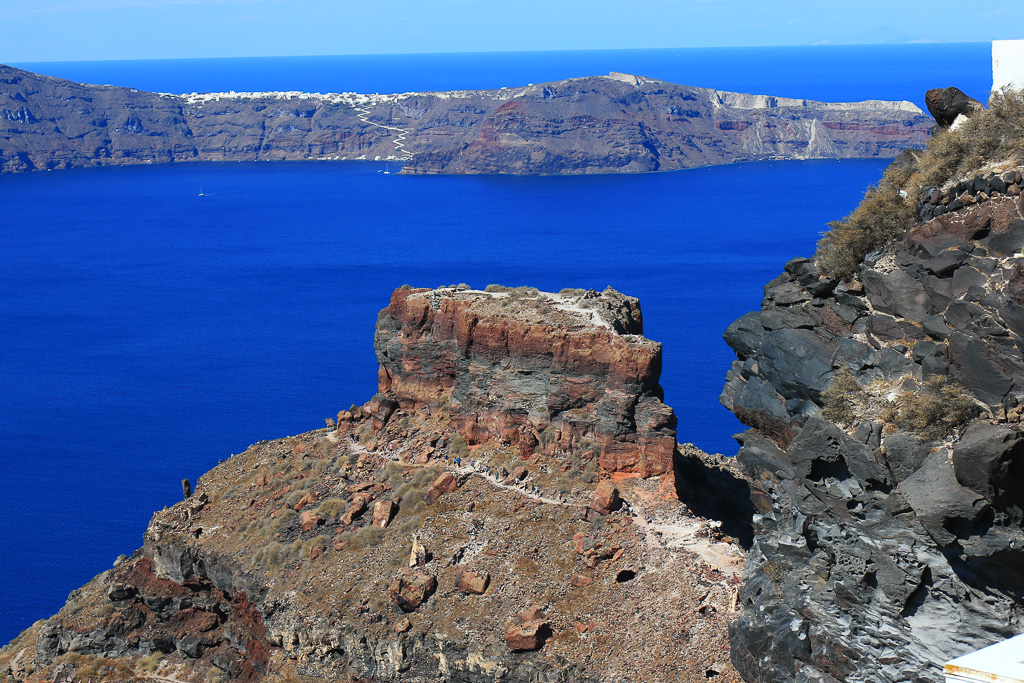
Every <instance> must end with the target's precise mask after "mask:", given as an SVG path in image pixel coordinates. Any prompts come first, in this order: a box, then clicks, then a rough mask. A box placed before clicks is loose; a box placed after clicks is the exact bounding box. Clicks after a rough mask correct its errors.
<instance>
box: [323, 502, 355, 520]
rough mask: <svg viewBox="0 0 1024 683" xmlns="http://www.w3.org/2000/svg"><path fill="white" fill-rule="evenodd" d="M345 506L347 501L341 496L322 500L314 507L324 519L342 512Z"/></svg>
mask: <svg viewBox="0 0 1024 683" xmlns="http://www.w3.org/2000/svg"><path fill="white" fill-rule="evenodd" d="M347 507H348V503H347V502H345V501H344V500H342V499H341V498H328V499H327V500H325V501H324V502H322V503H320V505H319V507H317V509H316V514H318V515H320V516H321V517H323V518H324V519H328V518H330V517H337V516H338V515H340V514H341V513H342V512H344V511H345V508H347Z"/></svg>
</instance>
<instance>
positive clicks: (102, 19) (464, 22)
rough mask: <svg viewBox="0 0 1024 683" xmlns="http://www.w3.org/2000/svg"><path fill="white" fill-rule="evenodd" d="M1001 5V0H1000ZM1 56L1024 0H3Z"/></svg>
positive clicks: (748, 36)
mask: <svg viewBox="0 0 1024 683" xmlns="http://www.w3.org/2000/svg"><path fill="white" fill-rule="evenodd" d="M997 5H1003V6H1002V7H998V6H997ZM0 25H2V26H3V27H4V40H3V42H2V43H0V62H3V63H9V62H34V61H64V60H91V59H162V58H176V57H257V56H281V55H331V54H373V53H417V52H481V51H507V50H579V49H619V48H646V47H713V46H721V47H732V46H747V45H749V46H753V45H811V44H816V43H905V42H923V41H928V42H935V41H940V42H950V41H954V42H955V41H988V40H993V39H1000V38H1021V37H1024V4H1022V3H1009V2H1004V3H967V2H963V0H957V1H956V2H951V1H947V0H933V1H930V2H920V3H907V2H899V1H897V0H884V1H883V0H867V1H863V2H858V1H856V0H853V1H852V2H851V1H847V2H836V1H835V0H617V1H614V2H613V1H610V0H516V1H515V2H488V1H487V0H433V1H431V0H387V1H385V2H380V1H373V0H364V1H362V2H351V1H349V0H340V1H329V0H0Z"/></svg>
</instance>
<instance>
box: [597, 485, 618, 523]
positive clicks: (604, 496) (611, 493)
mask: <svg viewBox="0 0 1024 683" xmlns="http://www.w3.org/2000/svg"><path fill="white" fill-rule="evenodd" d="M621 505H622V500H621V499H620V498H619V490H618V489H617V488H615V485H614V484H612V483H611V482H610V481H602V482H601V483H600V484H598V486H597V489H595V490H594V495H593V496H592V497H591V499H590V509H591V510H593V511H594V512H596V513H598V514H601V515H607V514H609V513H611V512H615V511H616V510H618V509H619V506H621Z"/></svg>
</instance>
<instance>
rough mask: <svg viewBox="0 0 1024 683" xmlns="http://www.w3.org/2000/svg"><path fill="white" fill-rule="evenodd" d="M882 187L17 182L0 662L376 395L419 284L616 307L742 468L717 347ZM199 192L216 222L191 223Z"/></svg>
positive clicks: (257, 71) (32, 178) (692, 65)
mask: <svg viewBox="0 0 1024 683" xmlns="http://www.w3.org/2000/svg"><path fill="white" fill-rule="evenodd" d="M989 49H990V48H989V45H988V44H987V43H986V44H960V45H913V46H881V47H879V46H873V47H813V48H811V47H808V48H750V49H721V50H713V49H700V50H697V49H681V50H631V51H603V52H600V51H599V52H546V53H502V54H488V55H402V56H373V57H317V58H306V57H302V58H299V57H296V58H275V59H269V58H268V59H238V60H232V59H214V60H171V61H145V62H82V63H49V64H19V65H18V66H22V67H25V68H30V69H32V70H35V71H39V72H41V73H46V74H49V75H55V76H62V77H66V78H71V79H74V80H81V81H87V82H93V83H113V84H118V85H130V86H134V87H137V88H141V89H147V90H157V91H163V92H190V91H212V90H238V91H242V90H274V89H287V90H311V91H321V92H327V91H360V92H382V93H383V92H399V91H409V90H445V89H454V88H485V87H500V86H503V85H507V86H513V85H520V84H524V83H530V82H533V83H540V82H544V81H549V80H554V79H560V78H565V77H570V76H583V75H592V74H598V73H606V72H608V71H610V70H615V71H624V72H630V73H639V74H642V75H647V76H651V77H656V78H662V79H665V80H670V81H674V82H680V83H686V84H690V85H700V86H709V87H715V88H719V89H726V90H737V91H744V92H755V93H769V94H775V95H785V96H795V97H806V98H812V99H820V100H825V101H843V100H859V99H869V98H874V99H909V100H912V101H915V102H917V103H918V104H919V105H923V94H924V91H925V89H927V88H929V87H937V86H946V85H957V86H958V87H960V88H961V89H962V90H964V91H966V92H967V93H968V94H970V95H972V96H974V97H976V98H978V99H981V100H984V99H986V98H987V91H988V87H989V85H990V83H991V71H990V68H991V67H990V52H989ZM884 165H885V163H884V162H881V161H842V162H836V161H806V162H765V163H754V164H741V165H736V166H728V167H717V168H706V169H695V170H689V171H679V172H674V173H662V174H651V175H635V176H597V177H568V178H563V177H551V178H529V177H527V178H516V177H479V176H477V177H437V176H433V177H431V176H425V177H408V178H407V177H402V176H396V175H384V174H380V173H377V171H378V170H379V168H380V165H378V164H372V163H357V162H348V163H336V164H330V163H305V162H295V163H281V164H206V165H201V164H182V165H173V166H156V167H153V166H149V167H137V168H106V169H91V170H72V171H61V172H53V173H32V174H25V175H6V176H2V177H0V205H2V206H3V212H2V218H0V254H2V255H3V256H2V258H0V363H2V364H3V372H2V374H0V452H2V453H3V460H2V463H3V464H2V471H0V476H2V481H3V489H2V490H3V495H4V498H5V500H6V502H7V504H8V507H7V513H6V515H5V521H4V523H3V525H2V530H0V534H2V537H0V538H2V540H0V547H2V548H3V552H2V553H0V607H2V608H3V609H2V610H0V642H5V641H7V640H8V639H10V638H11V637H13V636H14V635H16V634H17V632H18V631H19V630H20V629H22V628H25V627H26V626H28V625H30V624H31V623H32V622H33V621H35V620H36V619H39V618H43V617H46V616H49V615H50V614H52V613H53V612H55V611H56V610H57V609H58V608H59V607H60V605H61V604H63V602H64V600H65V599H66V596H67V594H68V592H69V591H71V590H72V589H74V588H76V587H78V586H80V585H82V584H83V583H84V582H85V581H87V580H88V579H89V578H91V577H92V576H94V575H95V574H96V573H97V572H99V571H102V570H104V569H106V568H108V567H109V566H110V565H111V563H112V561H113V560H114V558H115V557H117V555H119V554H121V553H126V554H127V553H131V552H132V551H133V550H134V549H135V548H137V547H138V546H139V545H140V544H141V535H142V532H143V530H144V529H145V527H146V524H147V522H148V520H149V517H150V515H151V514H152V512H153V511H154V510H156V509H159V508H161V507H163V506H164V505H169V504H173V503H174V502H176V501H177V500H179V499H180V497H181V488H180V481H181V479H182V478H183V477H188V478H189V479H191V480H192V481H193V482H194V481H195V479H196V477H197V476H198V475H200V474H202V473H203V472H205V471H206V470H208V469H209V468H210V467H211V466H213V465H216V464H217V461H218V460H219V459H222V458H226V457H228V456H229V455H230V454H231V453H238V452H241V451H242V450H244V449H245V447H246V446H247V445H249V444H251V443H253V442H255V441H259V440H262V439H268V438H276V437H281V436H286V435H292V434H297V433H300V432H303V431H307V430H310V429H315V428H318V427H321V426H323V424H324V418H325V417H328V416H331V415H334V414H336V413H337V412H338V410H340V409H342V408H345V407H347V406H348V405H349V404H351V403H353V402H355V403H362V402H363V401H365V400H367V399H368V398H369V397H370V396H371V395H372V394H373V393H374V391H375V387H376V361H375V358H374V355H373V348H372V340H373V327H374V322H375V320H376V314H377V311H378V310H379V309H381V308H382V307H384V306H385V305H386V304H387V302H388V298H389V295H390V293H391V291H392V290H393V289H394V288H395V287H397V286H399V285H401V284H403V283H408V284H412V285H416V286H437V285H447V284H455V283H463V282H465V283H468V284H471V285H473V286H475V287H484V286H485V285H487V284H489V283H502V284H507V285H522V284H525V285H533V286H536V287H539V288H541V289H547V290H555V291H557V290H559V289H561V288H563V287H593V288H595V289H603V288H604V287H606V286H609V285H611V286H612V287H615V288H616V289H618V290H620V291H622V292H625V293H628V294H631V295H634V296H637V297H639V298H640V300H641V304H642V307H643V312H644V319H645V329H646V334H647V336H648V337H650V338H652V339H656V340H658V341H661V342H663V344H664V360H665V362H664V367H665V370H664V374H663V377H662V384H663V386H664V387H665V398H666V402H667V403H668V404H669V405H671V406H673V407H674V408H675V409H676V412H677V414H678V415H679V439H680V440H681V441H692V442H694V443H696V444H697V445H699V446H701V447H702V448H704V449H706V450H711V451H718V452H723V453H728V454H731V453H734V452H735V450H736V447H735V444H734V442H733V441H732V440H731V439H730V435H731V434H733V433H734V432H736V431H739V430H740V429H741V425H740V424H739V423H738V422H737V421H736V420H735V419H734V418H733V417H732V416H731V415H730V414H729V413H728V412H727V411H726V410H725V409H724V408H722V407H721V406H719V404H718V401H717V397H718V394H719V392H720V390H721V386H722V382H723V378H724V376H725V373H726V371H727V370H728V368H729V364H730V361H731V360H732V359H733V355H732V353H731V351H730V350H729V349H728V347H726V345H725V344H724V342H722V340H721V334H722V331H723V330H724V329H725V327H726V326H727V325H728V324H729V322H731V321H732V320H733V319H735V318H737V317H738V316H740V315H742V314H743V313H745V312H746V311H748V310H751V309H754V308H756V307H758V306H759V304H760V300H761V287H762V285H763V284H764V283H765V282H767V281H768V280H769V279H771V278H773V277H775V276H776V275H777V274H778V273H779V272H780V271H781V269H782V266H783V264H784V263H785V262H786V260H788V259H789V258H792V257H795V256H808V255H810V254H811V253H812V252H813V250H814V243H815V241H816V240H817V239H818V237H819V234H820V232H821V231H822V230H823V229H825V223H826V222H827V221H829V220H831V219H834V218H839V217H841V216H843V215H844V214H845V213H847V212H848V211H849V210H851V209H852V208H853V206H854V205H855V204H856V202H857V201H858V199H859V198H860V196H861V195H862V193H863V191H864V188H865V187H866V186H867V185H868V184H869V183H871V182H873V181H875V180H876V179H877V178H878V177H879V175H880V171H881V169H882V168H883V167H884ZM200 187H202V188H203V190H204V191H205V192H206V194H207V195H208V196H206V197H202V198H200V197H198V196H197V194H198V191H199V188H200Z"/></svg>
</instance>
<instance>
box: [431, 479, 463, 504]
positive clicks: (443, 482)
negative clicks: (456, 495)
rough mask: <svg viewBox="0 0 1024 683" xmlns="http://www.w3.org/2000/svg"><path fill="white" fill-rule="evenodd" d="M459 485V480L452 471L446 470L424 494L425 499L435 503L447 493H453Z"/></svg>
mask: <svg viewBox="0 0 1024 683" xmlns="http://www.w3.org/2000/svg"><path fill="white" fill-rule="evenodd" d="M458 487H459V482H458V481H457V480H456V479H455V475H453V474H452V473H451V472H445V473H444V474H442V475H441V476H440V477H438V478H437V479H436V480H435V481H434V483H433V484H431V485H430V488H429V489H427V492H426V493H425V494H423V499H424V500H425V501H427V503H428V504H430V505H433V504H434V503H435V502H437V499H438V498H440V497H441V496H443V495H444V494H446V493H451V492H452V491H454V490H455V489H457V488H458Z"/></svg>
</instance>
